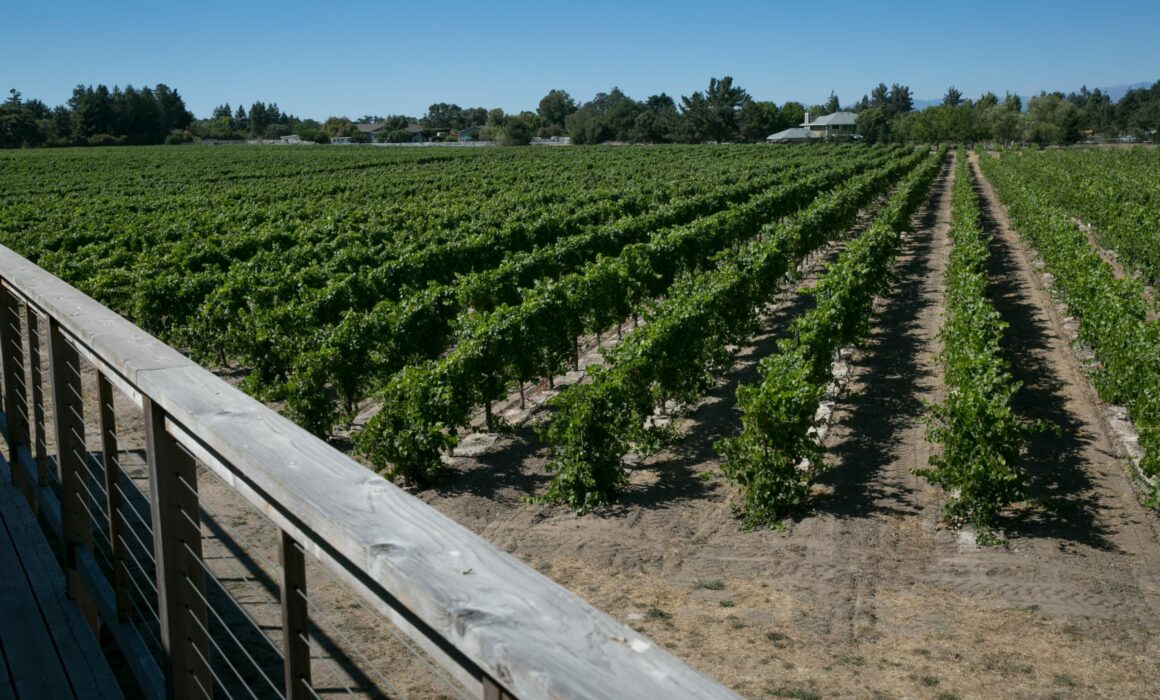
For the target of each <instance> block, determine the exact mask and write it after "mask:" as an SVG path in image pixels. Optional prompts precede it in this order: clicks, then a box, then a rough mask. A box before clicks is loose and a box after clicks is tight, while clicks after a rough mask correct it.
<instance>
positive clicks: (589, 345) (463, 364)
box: [0, 145, 1160, 698]
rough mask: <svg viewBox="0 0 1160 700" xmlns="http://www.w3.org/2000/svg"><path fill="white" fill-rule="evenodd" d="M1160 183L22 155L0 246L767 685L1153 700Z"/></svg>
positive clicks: (877, 152)
mask: <svg viewBox="0 0 1160 700" xmlns="http://www.w3.org/2000/svg"><path fill="white" fill-rule="evenodd" d="M1157 183H1160V152H1158V151H1156V150H1146V149H1132V150H1105V151H1094V150H1052V151H1043V152H1031V151H1026V152H1020V151H1000V152H986V151H983V150H980V151H978V152H977V153H971V152H968V151H965V150H961V149H960V150H959V151H957V152H955V151H952V150H948V149H946V148H943V149H930V148H926V147H918V148H913V147H900V146H889V147H887V146H863V145H833V146H831V145H821V146H816V147H805V148H779V147H768V146H720V147H700V146H689V147H684V146H674V147H604V148H583V147H574V148H559V149H542V150H536V149H437V148H430V149H413V150H412V149H386V148H383V149H378V148H345V149H343V148H314V149H295V148H258V147H254V148H192V147H191V148H133V149H63V150H41V151H16V152H3V153H0V243H3V244H4V245H6V246H8V247H11V248H12V249H14V250H16V251H17V252H19V253H21V254H22V255H24V256H26V257H28V258H29V259H30V260H32V261H33V262H35V263H37V264H38V265H40V266H42V267H43V268H45V269H47V270H48V271H50V272H52V273H54V274H56V275H58V276H60V277H61V278H63V279H65V280H66V281H68V282H70V283H71V284H73V285H75V286H77V287H78V288H80V289H81V290H82V291H84V292H86V293H88V294H90V295H92V296H93V297H94V298H96V299H98V300H99V301H101V302H102V303H104V304H106V305H108V306H109V307H110V308H112V309H114V310H115V311H117V312H119V313H120V314H122V315H124V316H125V317H127V318H129V319H131V320H132V321H134V322H135V323H137V324H138V325H140V326H141V327H143V328H145V329H146V330H148V331H149V332H150V333H152V334H154V335H156V336H158V337H159V338H161V339H162V340H164V341H165V342H167V343H169V344H171V345H173V346H174V347H176V348H178V349H180V350H181V351H182V352H184V353H187V354H188V355H190V356H191V357H192V358H194V359H195V360H196V361H198V362H199V363H201V364H203V365H205V366H207V367H209V368H211V369H213V370H214V371H215V372H217V373H218V374H220V375H222V376H225V377H227V378H229V379H230V380H231V381H234V382H237V383H239V384H240V387H241V388H242V389H243V390H244V391H246V392H247V393H250V394H251V395H253V396H255V397H257V398H259V399H260V400H262V401H265V402H267V403H268V405H270V406H272V407H274V408H276V409H277V410H279V411H281V412H283V413H284V414H285V415H287V416H288V417H289V418H291V419H292V420H294V421H296V422H297V423H299V424H300V425H301V426H303V427H304V428H306V429H308V430H310V431H311V432H313V433H315V434H316V435H318V436H320V437H322V438H324V439H327V440H329V441H330V442H331V444H333V445H335V446H336V447H338V448H340V449H343V450H346V451H349V452H350V453H351V454H352V455H354V456H355V457H357V458H358V459H360V460H361V461H362V462H363V463H364V464H365V465H367V466H368V467H369V468H372V469H374V470H376V471H378V472H380V473H383V474H385V475H387V476H389V477H390V478H393V479H395V480H396V481H397V482H399V483H401V484H405V485H407V486H408V487H409V488H411V490H412V492H413V493H415V494H416V495H418V496H419V497H420V498H422V499H423V500H425V501H427V502H428V503H430V504H431V505H433V506H435V507H436V508H437V509H439V510H441V511H443V512H445V513H447V514H448V515H450V516H451V517H452V518H453V519H455V520H457V521H459V522H460V523H462V524H464V525H466V526H467V527H469V528H471V529H473V530H475V531H476V532H478V533H479V534H481V535H483V536H484V537H485V538H487V539H488V540H491V541H492V542H493V543H495V544H496V545H497V546H498V547H500V548H503V549H506V550H507V551H509V552H511V553H513V554H515V555H516V556H519V557H521V558H522V559H524V560H525V561H526V562H528V563H529V564H530V565H532V566H534V567H535V568H537V569H539V570H540V571H541V572H543V573H545V574H547V575H548V576H550V577H551V578H553V579H555V580H556V581H557V582H559V583H562V584H563V585H565V586H567V587H568V588H570V589H572V590H573V591H575V592H577V593H579V594H580V595H582V596H583V597H584V598H586V599H588V600H590V601H592V602H593V603H594V604H595V605H596V606H597V607H599V608H601V609H603V610H604V611H606V612H608V613H609V614H611V615H613V616H614V617H616V618H617V619H619V620H622V621H625V622H627V623H628V624H630V625H632V626H633V627H634V628H636V629H637V630H638V631H641V632H643V633H645V634H647V635H648V636H649V637H651V638H652V639H655V640H657V641H658V642H660V643H661V644H662V645H663V646H665V647H666V648H668V649H670V650H672V651H673V652H674V653H676V654H677V655H678V656H681V657H683V658H684V659H686V660H687V661H688V662H689V663H690V664H692V665H694V666H695V667H697V668H699V669H700V670H703V671H705V672H706V673H708V674H709V675H710V676H713V677H714V678H716V679H717V680H719V681H722V682H724V683H725V684H726V685H729V686H731V687H732V688H733V689H735V690H737V691H738V692H740V693H741V694H743V695H745V696H748V697H830V696H833V695H836V696H841V697H846V696H858V697H862V696H865V697H927V696H929V697H947V698H949V697H997V696H1019V697H1116V696H1119V697H1144V696H1150V695H1153V694H1154V691H1156V690H1157V689H1156V688H1155V681H1154V679H1155V678H1157V677H1160V667H1158V666H1157V662H1156V661H1155V659H1157V658H1160V656H1158V655H1157V654H1156V651H1157V648H1156V640H1157V639H1160V628H1158V627H1157V626H1156V624H1155V623H1154V622H1153V620H1154V619H1155V614H1154V611H1153V608H1154V607H1155V591H1156V590H1157V586H1160V544H1158V542H1160V523H1158V521H1157V518H1156V516H1155V514H1154V512H1153V511H1152V510H1150V509H1148V508H1146V507H1144V506H1142V505H1141V501H1144V500H1147V499H1148V498H1149V497H1152V498H1155V491H1154V486H1152V485H1150V484H1154V483H1155V479H1156V478H1157V477H1160V353H1157V352H1156V350H1155V348H1156V347H1157V346H1158V345H1160V319H1158V311H1160V309H1158V308H1157V302H1156V299H1157V297H1156V289H1155V284H1156V282H1157V275H1158V274H1160V273H1158V270H1160V257H1158V251H1160V239H1158V238H1157V237H1158V236H1160V228H1158V225H1160V219H1157V212H1160V185H1158V184H1157ZM1113 411H1118V412H1120V413H1116V415H1123V416H1126V418H1125V419H1124V421H1123V422H1124V423H1125V424H1127V425H1128V426H1129V427H1130V428H1131V430H1129V431H1128V432H1127V433H1126V434H1125V435H1119V434H1114V431H1112V430H1111V429H1110V428H1109V418H1108V416H1109V415H1111V412H1113ZM1125 441H1126V442H1125ZM1128 443H1130V444H1128ZM1137 443H1138V448H1139V450H1138V454H1137V456H1138V459H1136V460H1134V461H1135V462H1136V464H1137V465H1138V470H1137V469H1133V468H1132V466H1131V464H1132V462H1133V460H1125V459H1123V458H1122V455H1123V454H1124V453H1125V452H1126V451H1127V452H1129V453H1131V451H1132V449H1135V448H1136V447H1137ZM1137 475H1139V476H1140V477H1141V478H1140V479H1136V476H1137ZM578 514H579V516H580V517H578ZM239 527H241V528H245V527H246V525H245V524H244V523H241V524H239ZM988 544H990V545H997V546H981V545H988ZM466 573H470V572H465V574H466Z"/></svg>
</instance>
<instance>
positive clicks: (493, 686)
mask: <svg viewBox="0 0 1160 700" xmlns="http://www.w3.org/2000/svg"><path fill="white" fill-rule="evenodd" d="M483 700H516V699H515V697H514V696H512V695H511V694H510V693H508V691H507V690H505V689H504V688H503V686H501V685H500V684H499V683H496V682H495V681H494V680H492V679H491V678H490V677H488V676H484V677H483Z"/></svg>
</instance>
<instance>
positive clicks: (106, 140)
mask: <svg viewBox="0 0 1160 700" xmlns="http://www.w3.org/2000/svg"><path fill="white" fill-rule="evenodd" d="M192 122H193V114H192V113H190V111H189V110H188V109H186V107H185V101H184V100H182V98H181V95H179V94H178V92H177V91H176V90H174V89H172V88H170V87H169V86H168V85H165V84H163V83H162V84H158V85H156V86H155V87H152V88H149V87H143V88H140V89H137V88H134V87H133V86H132V85H127V86H125V88H124V89H121V88H120V87H116V86H114V87H113V89H112V90H110V89H109V88H108V87H106V86H105V85H98V86H96V87H95V88H94V87H92V86H91V85H90V86H84V85H78V86H76V87H75V88H73V93H72V96H71V97H70V98H69V100H68V102H67V103H66V104H63V105H58V106H57V107H53V108H51V109H50V108H49V107H48V105H46V104H45V103H44V102H42V101H40V100H35V99H33V100H25V99H24V96H23V95H22V94H21V93H20V92H19V91H17V90H15V89H12V90H9V91H8V98H7V99H6V100H5V101H4V103H3V104H2V105H0V148H21V147H36V146H85V145H92V146H112V145H122V144H130V145H145V144H160V143H164V142H165V140H166V139H167V138H169V137H171V136H174V137H175V138H181V137H180V136H178V135H180V134H184V133H185V130H186V129H188V128H189V126H190V124H191V123H192Z"/></svg>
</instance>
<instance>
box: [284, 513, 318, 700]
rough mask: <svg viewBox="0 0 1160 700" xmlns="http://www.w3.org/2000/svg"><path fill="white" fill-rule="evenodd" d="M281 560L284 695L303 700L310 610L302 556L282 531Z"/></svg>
mask: <svg viewBox="0 0 1160 700" xmlns="http://www.w3.org/2000/svg"><path fill="white" fill-rule="evenodd" d="M279 553H280V555H281V556H280V557H279V559H280V560H281V563H282V656H283V658H284V659H285V663H286V674H285V677H286V698H287V700H300V699H302V700H304V699H305V698H308V697H311V696H312V695H313V693H312V692H311V690H310V685H311V677H310V642H309V641H308V640H309V638H310V637H309V635H310V611H309V609H308V608H307V605H306V557H305V556H304V555H303V554H302V550H301V549H299V548H298V543H296V542H295V541H294V538H293V537H291V536H290V535H289V534H287V533H286V531H284V530H283V531H282V545H281V547H280V549H279Z"/></svg>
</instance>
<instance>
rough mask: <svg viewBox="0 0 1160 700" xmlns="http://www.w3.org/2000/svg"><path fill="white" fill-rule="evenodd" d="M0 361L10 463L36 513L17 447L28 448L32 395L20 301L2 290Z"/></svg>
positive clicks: (14, 480)
mask: <svg viewBox="0 0 1160 700" xmlns="http://www.w3.org/2000/svg"><path fill="white" fill-rule="evenodd" d="M0 362H2V363H3V364H2V371H3V374H4V414H5V415H6V416H7V417H8V464H9V465H11V467H12V481H13V482H14V483H15V484H16V485H17V486H19V487H20V490H21V491H22V492H23V493H24V498H25V500H27V501H28V502H29V504H30V505H32V507H33V512H35V508H36V506H35V504H36V494H35V488H34V487H33V485H32V484H29V483H27V481H28V480H27V479H26V478H25V477H24V469H23V467H21V466H20V461H19V459H18V458H17V456H16V446H17V445H24V446H27V445H28V392H26V391H25V389H24V345H23V340H22V338H21V334H20V301H19V300H18V299H17V298H16V295H15V294H13V293H12V291H11V290H9V289H2V288H0Z"/></svg>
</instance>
